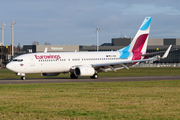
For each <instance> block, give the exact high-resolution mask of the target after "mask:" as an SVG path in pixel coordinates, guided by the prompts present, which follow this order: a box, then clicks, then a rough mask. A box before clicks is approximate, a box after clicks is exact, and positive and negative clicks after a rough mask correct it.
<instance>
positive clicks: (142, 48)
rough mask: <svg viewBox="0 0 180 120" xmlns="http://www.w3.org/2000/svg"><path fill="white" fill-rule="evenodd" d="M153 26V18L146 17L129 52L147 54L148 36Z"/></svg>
mask: <svg viewBox="0 0 180 120" xmlns="http://www.w3.org/2000/svg"><path fill="white" fill-rule="evenodd" d="M150 24H151V17H146V18H145V19H144V22H143V23H142V25H141V27H140V29H139V30H138V32H137V34H136V36H135V37H134V39H133V41H132V42H131V44H130V48H129V51H132V52H141V53H143V54H144V53H145V52H146V49H147V43H148V36H149V30H150Z"/></svg>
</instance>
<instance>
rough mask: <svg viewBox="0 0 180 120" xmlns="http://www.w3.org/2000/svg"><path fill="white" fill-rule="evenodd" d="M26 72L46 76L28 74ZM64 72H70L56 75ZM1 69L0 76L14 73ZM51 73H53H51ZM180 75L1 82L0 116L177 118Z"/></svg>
mask: <svg viewBox="0 0 180 120" xmlns="http://www.w3.org/2000/svg"><path fill="white" fill-rule="evenodd" d="M152 75H157V76H159V75H180V68H177V67H175V68H131V69H130V70H126V69H123V70H119V71H118V72H108V73H104V72H102V73H99V76H103V77H104V76H152ZM26 77H27V78H46V77H42V76H41V75H40V74H27V75H26ZM57 77H58V78H62V77H68V78H69V74H65V75H63V74H62V75H60V76H57ZM19 78H20V77H19V76H16V75H14V73H13V72H11V71H8V70H7V69H0V79H19ZM51 78H53V77H51ZM179 98H180V81H179V80H171V81H168V80H166V81H136V82H112V83H111V82H108V83H60V84H29V85H28V84H24V85H12V84H9V85H0V119H2V120H9V119H13V120H27V119H43V120H57V119H67V120H75V119H78V120H84V119H88V120H89V119H92V120H94V119H97V120H98V119H99V120H102V119H103V120H109V119H161V120H164V119H177V120H178V119H180V100H179Z"/></svg>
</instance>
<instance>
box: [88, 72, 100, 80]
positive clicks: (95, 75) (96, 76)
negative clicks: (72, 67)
mask: <svg viewBox="0 0 180 120" xmlns="http://www.w3.org/2000/svg"><path fill="white" fill-rule="evenodd" d="M90 78H91V79H97V78H98V74H97V73H95V74H94V75H93V76H90Z"/></svg>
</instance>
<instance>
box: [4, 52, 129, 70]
mask: <svg viewBox="0 0 180 120" xmlns="http://www.w3.org/2000/svg"><path fill="white" fill-rule="evenodd" d="M119 57H120V53H119V52H118V51H112V52H57V53H56V52H54V53H32V54H24V55H21V56H18V57H16V58H14V59H13V60H12V61H11V62H10V63H8V65H7V68H8V69H10V70H12V71H13V72H15V73H61V72H69V71H70V69H72V68H73V67H75V66H81V65H83V66H86V65H94V64H108V63H114V62H119V61H127V60H130V59H131V58H132V57H128V58H127V59H121V58H119Z"/></svg>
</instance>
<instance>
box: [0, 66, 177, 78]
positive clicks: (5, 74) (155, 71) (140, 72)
mask: <svg viewBox="0 0 180 120" xmlns="http://www.w3.org/2000/svg"><path fill="white" fill-rule="evenodd" d="M98 74H99V77H113V76H114V77H117V76H162V75H180V68H179V67H161V68H130V69H129V70H127V69H122V70H118V71H117V72H114V71H110V72H107V73H106V72H101V73H98ZM26 78H27V79H28V78H70V74H68V73H66V74H60V75H59V76H55V77H52V76H46V77H44V76H41V74H26ZM0 79H20V76H17V75H15V74H14V73H13V72H11V71H9V70H7V69H0Z"/></svg>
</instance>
